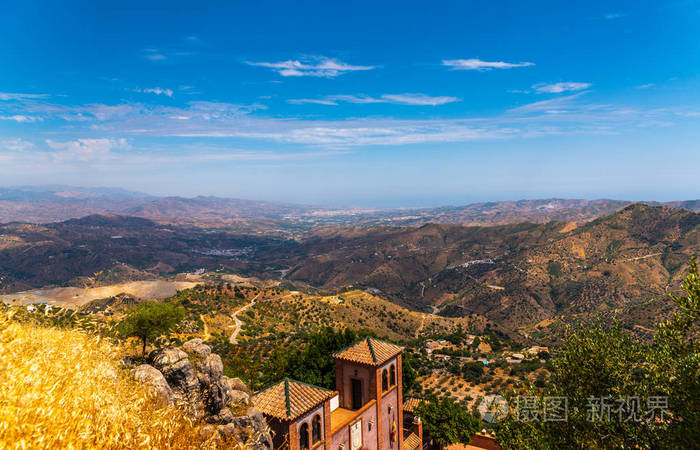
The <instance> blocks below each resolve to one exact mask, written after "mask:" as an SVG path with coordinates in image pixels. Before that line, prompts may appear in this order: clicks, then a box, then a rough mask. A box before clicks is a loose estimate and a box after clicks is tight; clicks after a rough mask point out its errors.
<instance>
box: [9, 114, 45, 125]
mask: <svg viewBox="0 0 700 450" xmlns="http://www.w3.org/2000/svg"><path fill="white" fill-rule="evenodd" d="M0 120H14V121H15V122H20V123H24V122H41V121H42V120H44V119H42V118H41V117H37V116H25V115H23V114H15V115H14V116H0Z"/></svg>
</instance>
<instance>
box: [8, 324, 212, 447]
mask: <svg viewBox="0 0 700 450" xmlns="http://www.w3.org/2000/svg"><path fill="white" fill-rule="evenodd" d="M119 359H120V353H119V350H118V349H117V348H115V347H114V346H113V345H111V344H110V343H108V342H106V341H105V340H100V339H99V338H98V337H95V336H91V335H88V334H86V333H84V332H81V331H78V330H71V329H68V330H64V329H57V328H45V327H40V326H34V325H28V324H23V323H18V322H16V321H13V320H12V318H11V317H10V316H3V317H0V449H56V448H70V449H85V448H103V449H105V448H106V449H126V448H149V449H151V448H157V449H161V448H162V449H168V448H178V449H180V448H216V447H220V446H221V444H222V443H221V442H220V441H216V440H215V438H216V436H218V435H217V434H214V437H212V438H210V439H208V440H204V439H203V438H201V437H199V434H198V432H197V428H196V427H195V426H194V424H192V423H190V422H189V421H188V420H187V419H186V418H185V416H184V415H183V414H182V413H181V412H180V410H179V409H176V408H158V406H157V405H156V403H155V402H154V401H152V399H151V398H150V397H149V395H148V393H147V392H146V390H145V388H144V387H143V386H142V385H139V384H137V383H136V382H135V381H133V380H132V379H131V377H130V374H129V373H128V372H127V371H125V370H122V369H120V368H119Z"/></svg>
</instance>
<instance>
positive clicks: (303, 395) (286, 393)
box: [252, 378, 337, 420]
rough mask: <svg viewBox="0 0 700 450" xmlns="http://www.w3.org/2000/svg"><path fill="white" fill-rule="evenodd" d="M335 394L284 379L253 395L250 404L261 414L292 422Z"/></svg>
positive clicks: (334, 392) (327, 390)
mask: <svg viewBox="0 0 700 450" xmlns="http://www.w3.org/2000/svg"><path fill="white" fill-rule="evenodd" d="M336 394H337V392H336V391H331V390H329V389H325V388H322V387H319V386H314V385H311V384H306V383H303V382H301V381H295V380H290V379H289V378H285V379H284V380H282V381H280V382H279V383H277V384H273V385H272V386H270V387H268V388H266V389H263V390H262V391H260V392H258V393H256V394H255V395H253V397H252V403H253V405H254V406H255V407H256V408H258V409H259V410H260V411H262V412H263V414H267V415H269V416H272V417H276V418H278V419H282V420H294V419H296V418H297V417H299V416H301V415H302V414H304V413H306V412H308V411H309V410H311V409H313V408H315V407H316V406H318V405H320V404H321V403H323V402H324V401H326V400H328V399H329V398H331V397H333V396H334V395H336Z"/></svg>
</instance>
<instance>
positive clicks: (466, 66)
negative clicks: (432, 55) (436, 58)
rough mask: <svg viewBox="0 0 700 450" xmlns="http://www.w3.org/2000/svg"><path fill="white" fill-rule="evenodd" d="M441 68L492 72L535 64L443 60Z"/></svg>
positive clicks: (478, 60)
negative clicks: (493, 70)
mask: <svg viewBox="0 0 700 450" xmlns="http://www.w3.org/2000/svg"><path fill="white" fill-rule="evenodd" d="M442 65H443V66H447V67H449V68H451V69H453V70H480V71H485V70H492V69H512V68H514V67H529V66H534V65H535V63H531V62H521V63H509V62H504V61H482V60H480V59H445V60H443V61H442Z"/></svg>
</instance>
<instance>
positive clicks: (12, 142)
mask: <svg viewBox="0 0 700 450" xmlns="http://www.w3.org/2000/svg"><path fill="white" fill-rule="evenodd" d="M33 147H34V144H32V143H31V142H29V141H25V140H24V139H8V140H5V141H0V150H7V151H11V152H21V151H24V150H29V149H30V148H33Z"/></svg>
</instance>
